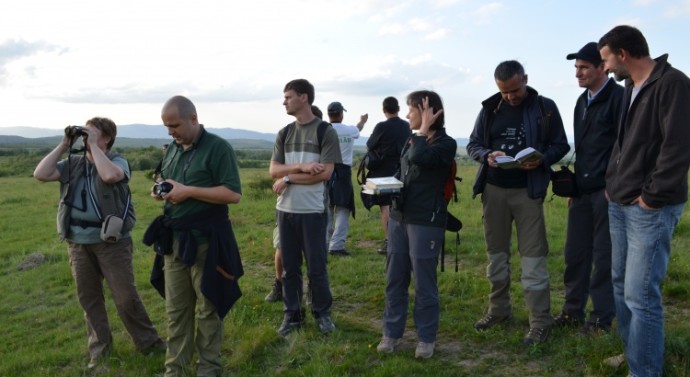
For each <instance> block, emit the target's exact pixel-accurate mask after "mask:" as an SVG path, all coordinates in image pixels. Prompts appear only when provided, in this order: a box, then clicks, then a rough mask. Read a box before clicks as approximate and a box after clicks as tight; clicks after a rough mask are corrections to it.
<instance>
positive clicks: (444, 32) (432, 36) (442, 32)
mask: <svg viewBox="0 0 690 377" xmlns="http://www.w3.org/2000/svg"><path fill="white" fill-rule="evenodd" d="M449 32H450V30H449V29H445V28H443V29H438V30H435V31H434V32H432V33H429V34H427V35H426V37H425V38H424V39H427V40H437V39H443V38H445V37H447V36H448V33H449Z"/></svg>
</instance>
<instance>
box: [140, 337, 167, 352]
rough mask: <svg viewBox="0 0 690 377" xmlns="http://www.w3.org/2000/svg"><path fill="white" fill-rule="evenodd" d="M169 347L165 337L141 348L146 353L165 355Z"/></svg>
mask: <svg viewBox="0 0 690 377" xmlns="http://www.w3.org/2000/svg"><path fill="white" fill-rule="evenodd" d="M167 349H168V345H167V344H166V343H165V341H164V340H163V339H158V340H157V341H155V342H154V343H153V344H152V345H150V346H148V347H146V348H144V349H143V350H141V353H143V354H144V355H151V354H153V355H164V354H165V352H166V351H167Z"/></svg>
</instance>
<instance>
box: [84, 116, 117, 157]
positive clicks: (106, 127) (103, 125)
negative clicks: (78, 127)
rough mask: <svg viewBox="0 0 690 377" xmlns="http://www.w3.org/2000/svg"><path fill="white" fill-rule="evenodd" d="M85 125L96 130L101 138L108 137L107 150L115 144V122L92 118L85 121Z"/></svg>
mask: <svg viewBox="0 0 690 377" xmlns="http://www.w3.org/2000/svg"><path fill="white" fill-rule="evenodd" d="M86 124H87V125H91V126H92V127H96V128H98V129H99V130H100V131H101V134H102V135H103V136H106V137H109V138H110V141H109V142H108V149H110V148H112V147H113V144H115V137H116V136H117V126H116V125H115V122H113V121H112V120H110V119H109V118H101V117H94V118H91V119H89V120H87V121H86Z"/></svg>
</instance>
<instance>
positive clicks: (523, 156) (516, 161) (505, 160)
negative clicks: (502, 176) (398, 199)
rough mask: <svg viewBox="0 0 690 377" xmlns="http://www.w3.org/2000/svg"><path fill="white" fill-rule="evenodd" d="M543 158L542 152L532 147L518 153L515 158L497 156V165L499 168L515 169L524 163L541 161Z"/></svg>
mask: <svg viewBox="0 0 690 377" xmlns="http://www.w3.org/2000/svg"><path fill="white" fill-rule="evenodd" d="M543 158H544V155H543V154H541V152H539V151H538V150H536V149H534V148H532V147H527V148H525V149H523V150H521V151H520V152H518V153H517V154H516V155H515V157H510V156H496V163H497V164H498V167H499V168H503V169H514V168H517V167H519V166H520V164H522V163H524V162H531V161H539V160H541V159H543Z"/></svg>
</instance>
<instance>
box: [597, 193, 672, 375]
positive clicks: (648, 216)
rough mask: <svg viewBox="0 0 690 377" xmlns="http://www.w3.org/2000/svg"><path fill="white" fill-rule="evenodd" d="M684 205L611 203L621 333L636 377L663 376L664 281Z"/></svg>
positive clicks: (616, 300)
mask: <svg viewBox="0 0 690 377" xmlns="http://www.w3.org/2000/svg"><path fill="white" fill-rule="evenodd" d="M684 205H685V204H684V203H682V204H675V205H669V206H665V207H662V208H659V209H653V210H646V209H643V208H642V207H640V206H639V205H636V204H635V205H621V204H617V203H609V225H610V229H611V246H612V267H611V275H612V280H613V295H614V300H615V302H616V317H618V333H619V335H620V337H621V339H622V340H623V345H624V346H625V356H626V359H627V361H628V366H629V368H630V374H631V375H632V376H661V373H662V371H663V366H664V316H663V309H662V305H661V281H662V280H663V278H664V276H665V275H666V268H667V267H668V261H669V256H670V254H671V237H672V235H673V230H674V228H675V227H676V224H678V220H679V219H680V215H681V213H682V212H683V207H684Z"/></svg>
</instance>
